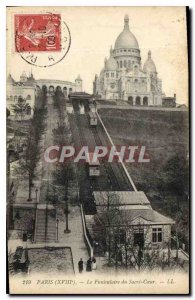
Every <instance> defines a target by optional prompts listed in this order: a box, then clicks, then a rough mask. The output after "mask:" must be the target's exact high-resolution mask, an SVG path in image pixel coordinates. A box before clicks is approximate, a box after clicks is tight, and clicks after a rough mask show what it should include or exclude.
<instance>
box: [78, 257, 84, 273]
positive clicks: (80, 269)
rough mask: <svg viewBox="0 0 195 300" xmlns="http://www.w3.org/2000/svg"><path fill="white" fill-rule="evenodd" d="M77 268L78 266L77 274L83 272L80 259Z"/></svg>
mask: <svg viewBox="0 0 195 300" xmlns="http://www.w3.org/2000/svg"><path fill="white" fill-rule="evenodd" d="M78 266H79V273H82V272H83V260H82V258H80V260H79V262H78Z"/></svg>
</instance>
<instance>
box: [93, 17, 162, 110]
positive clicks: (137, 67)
mask: <svg viewBox="0 0 195 300" xmlns="http://www.w3.org/2000/svg"><path fill="white" fill-rule="evenodd" d="M93 93H94V95H95V97H96V99H103V100H114V101H117V100H123V101H127V102H128V103H129V104H130V105H143V106H148V105H150V106H161V105H162V97H163V93H162V81H161V79H159V78H158V73H157V70H156V66H155V63H154V61H153V60H152V55H151V51H149V52H148V59H147V60H146V62H145V63H144V66H143V68H142V65H141V56H140V49H139V45H138V42H137V39H136V37H135V36H134V35H133V33H132V32H131V31H130V29H129V17H128V16H125V18H124V29H123V31H122V32H121V33H120V35H119V36H118V38H117V39H116V42H115V47H114V49H112V47H111V49H110V57H109V59H107V58H105V61H104V68H103V69H102V70H101V72H100V74H99V76H98V75H96V76H95V80H94V82H93Z"/></svg>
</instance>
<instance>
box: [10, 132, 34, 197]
mask: <svg viewBox="0 0 195 300" xmlns="http://www.w3.org/2000/svg"><path fill="white" fill-rule="evenodd" d="M31 133H32V130H31ZM26 144H27V146H26V150H25V152H24V154H23V156H22V157H21V158H20V159H19V165H18V167H16V169H15V170H14V173H15V174H16V175H19V176H22V177H23V178H25V177H27V178H28V201H31V189H32V186H33V178H34V171H35V168H36V164H37V161H38V155H37V154H38V145H37V143H36V141H35V139H34V138H33V135H32V134H29V136H28V139H27V143H26Z"/></svg>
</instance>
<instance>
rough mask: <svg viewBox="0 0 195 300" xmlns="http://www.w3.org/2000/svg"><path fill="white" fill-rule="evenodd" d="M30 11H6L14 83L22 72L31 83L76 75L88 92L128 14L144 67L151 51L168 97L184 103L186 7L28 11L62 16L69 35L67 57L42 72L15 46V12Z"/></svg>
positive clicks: (8, 58) (81, 8) (8, 51)
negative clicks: (31, 73)
mask: <svg viewBox="0 0 195 300" xmlns="http://www.w3.org/2000/svg"><path fill="white" fill-rule="evenodd" d="M25 9H28V8H22V11H21V8H20V7H19V8H17V7H16V8H8V9H7V12H8V14H7V74H9V73H11V74H12V76H13V78H14V79H15V80H19V77H20V75H21V73H22V72H23V71H26V73H29V72H31V70H32V72H33V75H34V77H35V79H40V78H41V79H47V78H48V79H51V78H52V79H61V80H67V81H74V80H75V78H76V77H77V75H78V74H80V76H81V78H82V80H83V90H84V91H86V92H88V93H92V87H93V80H94V76H95V74H96V73H97V74H99V72H100V71H101V69H102V68H103V66H104V59H105V57H109V50H110V46H111V45H112V47H114V43H115V41H116V38H117V36H118V35H119V34H120V32H121V31H122V30H123V24H124V15H125V14H128V15H129V25H130V30H131V31H132V33H133V34H134V35H135V37H136V38H137V40H138V43H139V47H140V51H141V59H142V60H141V61H142V66H143V64H144V62H145V60H146V59H147V53H148V50H151V52H152V59H153V60H154V62H155V64H156V68H157V72H158V76H159V78H161V79H162V88H163V92H165V94H166V96H173V94H174V93H176V95H177V102H178V103H186V104H187V103H188V60H187V32H186V15H185V8H184V7H57V8H55V11H54V9H53V8H51V7H50V8H49V7H47V8H44V7H43V8H40V7H34V8H33V9H32V8H30V9H29V11H28V13H40V12H46V11H47V12H48V11H49V12H51V11H54V12H60V13H61V14H62V18H63V19H64V20H65V22H66V23H67V25H68V27H69V29H70V33H71V46H70V50H69V52H68V53H67V55H66V57H65V58H64V59H63V60H62V61H61V62H59V63H57V64H56V65H54V66H52V67H48V68H40V67H36V66H31V65H29V64H27V63H26V62H25V61H24V60H23V59H22V58H21V57H20V54H19V53H17V52H16V51H15V47H14V41H15V39H14V23H13V15H14V13H26V10H25Z"/></svg>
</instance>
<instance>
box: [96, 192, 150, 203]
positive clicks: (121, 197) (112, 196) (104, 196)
mask: <svg viewBox="0 0 195 300" xmlns="http://www.w3.org/2000/svg"><path fill="white" fill-rule="evenodd" d="M93 195H94V200H95V203H96V205H97V206H107V205H108V199H109V200H110V205H120V206H121V205H150V202H149V200H148V198H147V197H146V195H145V194H144V192H134V191H125V192H123V191H116V192H112V191H101V192H99V191H98V192H96V191H95V192H93Z"/></svg>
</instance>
